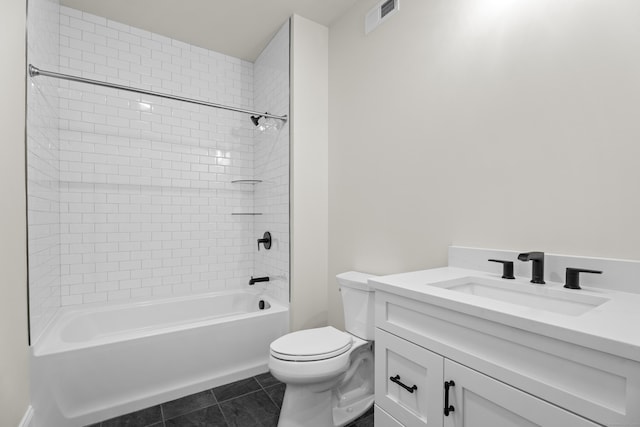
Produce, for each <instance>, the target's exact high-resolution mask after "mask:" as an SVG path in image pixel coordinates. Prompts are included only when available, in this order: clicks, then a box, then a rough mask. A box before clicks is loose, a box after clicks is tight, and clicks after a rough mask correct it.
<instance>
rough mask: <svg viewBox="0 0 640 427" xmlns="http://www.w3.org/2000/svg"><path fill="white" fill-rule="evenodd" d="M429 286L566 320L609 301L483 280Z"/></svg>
mask: <svg viewBox="0 0 640 427" xmlns="http://www.w3.org/2000/svg"><path fill="white" fill-rule="evenodd" d="M430 286H436V287H439V288H444V289H448V290H450V291H454V292H461V293H464V294H469V295H475V296H478V297H482V298H489V299H492V300H495V301H501V302H507V303H510V304H515V305H519V306H523V307H529V308H534V309H537V310H543V311H550V312H553V313H559V314H565V315H569V316H579V315H581V314H584V313H586V312H587V311H589V310H591V309H593V308H595V307H598V306H599V305H601V304H604V303H605V302H607V301H609V300H608V299H607V298H603V297H598V296H593V295H585V294H581V293H580V292H579V291H564V290H560V289H551V288H548V287H545V285H534V284H528V283H526V284H525V283H514V282H512V281H507V280H494V279H487V278H483V277H463V278H461V279H454V280H448V281H444V282H438V283H433V284H430Z"/></svg>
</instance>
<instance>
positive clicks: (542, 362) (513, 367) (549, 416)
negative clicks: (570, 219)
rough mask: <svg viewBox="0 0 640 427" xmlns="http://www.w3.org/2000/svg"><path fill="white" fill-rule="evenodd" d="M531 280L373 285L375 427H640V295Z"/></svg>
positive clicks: (449, 272)
mask: <svg viewBox="0 0 640 427" xmlns="http://www.w3.org/2000/svg"><path fill="white" fill-rule="evenodd" d="M485 259H486V258H485ZM516 276H518V274H516ZM549 277H551V278H556V277H557V275H556V274H552V272H550V274H549ZM637 277H640V276H637ZM529 278H530V277H521V276H519V277H517V278H516V279H515V280H505V279H501V276H500V274H497V272H496V273H489V272H486V271H479V270H472V269H465V268H457V267H452V266H450V267H445V268H439V269H433V270H425V271H417V272H412V273H403V274H397V275H392V276H383V277H378V278H375V279H372V280H370V283H372V284H373V285H374V286H375V288H376V297H375V300H376V301H375V306H376V312H375V319H376V320H375V324H376V361H375V363H376V367H375V369H376V372H375V375H376V378H375V380H376V398H375V401H376V406H375V420H376V426H394V427H395V426H429V427H433V426H451V427H453V426H456V427H462V426H482V427H486V426H492V427H501V426H505V427H506V426H509V427H510V426H533V425H541V426H563V427H565V426H566V427H572V426H576V427H578V426H598V425H606V426H640V294H637V293H628V292H621V291H618V290H615V289H606V288H595V287H588V288H587V287H585V288H584V289H582V290H570V289H565V288H563V286H562V285H563V283H562V282H561V281H560V282H553V281H551V280H548V281H547V284H545V285H538V284H532V283H530V282H529Z"/></svg>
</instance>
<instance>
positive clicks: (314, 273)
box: [291, 15, 328, 331]
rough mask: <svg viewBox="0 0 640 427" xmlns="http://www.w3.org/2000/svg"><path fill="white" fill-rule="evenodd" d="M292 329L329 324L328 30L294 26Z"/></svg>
mask: <svg viewBox="0 0 640 427" xmlns="http://www.w3.org/2000/svg"><path fill="white" fill-rule="evenodd" d="M291 26H292V30H291V50H292V52H291V91H292V93H291V283H292V284H291V329H292V330H294V331H295V330H298V329H306V328H313V327H317V326H324V325H326V322H327V253H328V252H327V251H328V247H327V245H328V240H327V237H328V229H327V227H328V218H327V215H328V211H327V196H328V193H327V154H328V153H327V143H328V139H327V138H328V135H327V132H328V122H327V120H328V106H327V104H328V99H327V96H328V87H327V83H328V62H327V61H328V29H327V28H326V27H324V26H322V25H320V24H317V23H315V22H313V21H310V20H308V19H306V18H303V17H301V16H298V15H294V16H293V18H292V21H291Z"/></svg>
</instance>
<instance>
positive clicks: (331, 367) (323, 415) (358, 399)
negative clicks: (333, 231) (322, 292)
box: [269, 271, 374, 427]
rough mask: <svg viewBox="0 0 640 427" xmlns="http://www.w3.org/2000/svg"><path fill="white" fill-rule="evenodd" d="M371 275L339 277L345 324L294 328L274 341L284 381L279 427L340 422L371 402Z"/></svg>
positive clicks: (272, 363) (277, 373) (274, 360)
mask: <svg viewBox="0 0 640 427" xmlns="http://www.w3.org/2000/svg"><path fill="white" fill-rule="evenodd" d="M370 277H373V276H372V275H370V274H364V273H358V272H355V271H350V272H347V273H342V274H338V275H337V276H336V278H337V280H338V283H339V285H340V291H341V293H342V302H343V305H344V320H345V329H346V330H347V332H342V331H339V330H338V329H335V328H333V327H331V326H327V327H324V328H316V329H307V330H303V331H298V332H292V333H290V334H287V335H285V336H283V337H280V338H278V339H277V340H275V341H274V342H272V343H271V355H270V357H269V370H270V371H271V374H272V375H273V376H274V377H276V378H277V379H278V380H280V381H282V382H283V383H285V384H286V386H287V387H286V390H285V394H284V401H283V403H282V409H281V411H280V421H279V422H278V427H300V426H304V427H332V426H335V427H339V426H344V425H346V424H348V423H349V422H351V421H353V420H354V419H356V418H357V417H359V416H360V415H362V414H364V413H365V412H366V411H367V410H368V409H369V408H370V407H371V406H372V405H373V398H374V389H373V385H374V384H373V377H374V375H373V338H374V319H373V315H374V306H373V305H374V292H373V289H372V288H370V287H369V286H368V285H367V279H369V278H370Z"/></svg>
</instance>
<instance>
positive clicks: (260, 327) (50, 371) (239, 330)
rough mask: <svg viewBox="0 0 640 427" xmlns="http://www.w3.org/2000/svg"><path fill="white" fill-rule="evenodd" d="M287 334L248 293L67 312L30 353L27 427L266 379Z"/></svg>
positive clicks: (80, 422) (276, 307) (88, 418)
mask: <svg viewBox="0 0 640 427" xmlns="http://www.w3.org/2000/svg"><path fill="white" fill-rule="evenodd" d="M261 300H262V301H264V304H263V305H264V309H260V308H259V305H260V303H259V302H260V301H261ZM288 324H289V314H288V309H287V307H285V306H283V305H282V304H279V303H278V302H276V301H274V300H273V299H271V298H269V297H266V296H264V295H260V294H259V293H257V292H251V291H227V292H218V293H210V294H198V295H194V296H188V297H179V298H172V299H166V300H154V301H147V302H138V303H127V304H119V305H113V304H111V305H94V306H91V307H80V308H63V309H61V310H60V311H59V312H58V314H57V315H56V316H55V317H54V319H53V321H52V322H51V324H50V325H49V326H48V327H47V328H46V330H45V331H44V332H43V335H42V336H41V337H40V338H39V339H38V340H37V342H35V343H34V345H33V346H32V347H31V362H32V378H31V383H32V384H31V394H32V405H33V407H34V419H33V423H32V424H31V425H32V426H33V427H70V426H84V425H87V424H91V423H94V422H97V421H100V420H103V419H107V418H111V417H115V416H118V415H122V414H125V413H128V412H132V411H136V410H139V409H142V408H145V407H148V406H152V405H156V404H159V403H162V402H165V401H168V400H172V399H176V398H178V397H181V396H184V395H187V394H191V393H195V392H198V391H202V390H205V389H208V388H212V387H216V386H218V385H222V384H226V383H229V382H232V381H236V380H238V379H242V378H246V377H249V376H252V375H256V374H258V373H261V372H266V371H267V370H268V368H267V363H268V360H269V344H270V343H271V341H273V340H274V339H276V338H278V337H280V336H282V335H284V334H285V333H287V332H288Z"/></svg>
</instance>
